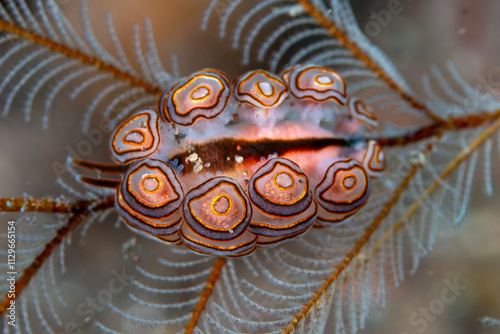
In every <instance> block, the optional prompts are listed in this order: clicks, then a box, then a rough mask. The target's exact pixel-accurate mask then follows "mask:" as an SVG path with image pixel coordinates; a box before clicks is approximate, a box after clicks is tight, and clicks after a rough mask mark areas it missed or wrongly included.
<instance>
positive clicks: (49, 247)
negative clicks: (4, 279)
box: [0, 196, 115, 316]
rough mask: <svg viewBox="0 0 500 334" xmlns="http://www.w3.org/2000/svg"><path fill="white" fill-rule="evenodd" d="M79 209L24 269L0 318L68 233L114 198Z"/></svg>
mask: <svg viewBox="0 0 500 334" xmlns="http://www.w3.org/2000/svg"><path fill="white" fill-rule="evenodd" d="M80 203H81V204H82V205H81V206H80V207H79V208H76V207H75V208H74V211H73V212H74V214H73V215H72V216H71V218H70V219H69V221H68V224H66V225H65V226H64V227H62V228H60V229H59V230H58V231H57V234H56V236H55V237H54V239H52V240H51V241H50V242H49V243H48V244H46V245H45V248H44V250H43V251H42V252H41V253H40V255H38V256H37V257H36V259H35V260H34V261H33V262H32V263H31V264H30V266H29V267H28V268H26V269H25V270H24V272H23V274H22V276H21V277H20V278H19V280H18V281H17V282H16V285H15V294H7V295H6V296H5V297H4V299H3V301H2V303H1V304H0V316H2V315H3V313H4V312H5V310H6V309H7V307H9V305H10V302H11V300H15V299H16V297H17V296H19V295H20V294H21V292H22V291H23V290H24V289H25V288H26V287H27V286H28V284H29V283H30V281H31V279H32V278H33V277H34V276H35V274H36V273H37V272H38V269H40V267H41V266H42V265H43V264H44V263H45V261H46V260H47V259H48V258H49V257H50V255H51V254H52V252H53V251H54V250H55V249H56V248H57V246H59V245H60V244H61V242H62V241H63V240H64V237H66V236H67V235H68V233H69V232H70V231H71V230H73V229H74V228H75V227H76V226H78V224H79V223H80V222H81V221H82V220H83V219H84V218H85V217H87V216H88V215H89V214H91V213H92V212H97V211H100V210H104V209H107V208H109V207H112V206H113V205H114V203H115V200H114V196H108V197H104V198H102V199H101V200H100V201H88V202H86V204H83V203H82V202H80Z"/></svg>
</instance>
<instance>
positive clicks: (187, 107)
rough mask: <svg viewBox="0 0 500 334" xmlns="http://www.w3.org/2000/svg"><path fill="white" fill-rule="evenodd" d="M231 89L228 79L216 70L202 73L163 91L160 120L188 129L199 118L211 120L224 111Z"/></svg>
mask: <svg viewBox="0 0 500 334" xmlns="http://www.w3.org/2000/svg"><path fill="white" fill-rule="evenodd" d="M230 95H231V87H230V86H229V79H228V78H227V76H226V75H225V74H224V73H222V72H219V71H216V70H211V69H207V70H202V71H200V72H196V73H193V74H192V75H190V76H189V77H187V78H185V79H183V80H181V81H180V82H179V83H178V84H176V85H175V86H174V87H173V88H172V89H171V90H169V91H165V92H164V93H163V95H162V97H161V98H160V101H159V109H160V113H161V115H162V117H163V118H164V119H165V120H166V121H170V122H172V123H175V124H177V125H182V126H189V125H192V124H194V123H195V122H196V121H197V120H198V119H199V118H205V119H213V118H215V117H217V116H219V114H220V113H222V111H223V110H224V108H226V105H227V103H228V100H229V97H230Z"/></svg>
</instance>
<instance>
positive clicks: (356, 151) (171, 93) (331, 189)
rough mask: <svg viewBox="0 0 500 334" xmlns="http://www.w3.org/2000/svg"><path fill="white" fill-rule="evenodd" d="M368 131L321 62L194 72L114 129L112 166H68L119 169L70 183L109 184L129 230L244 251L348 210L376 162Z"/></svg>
mask: <svg viewBox="0 0 500 334" xmlns="http://www.w3.org/2000/svg"><path fill="white" fill-rule="evenodd" d="M376 127H377V118H376V116H375V114H374V113H373V111H372V109H371V108H370V107H369V106H367V105H366V104H365V103H364V102H363V101H361V100H359V99H357V98H356V97H351V96H348V94H347V90H346V83H345V82H344V80H343V78H342V77H341V76H340V75H339V74H338V73H337V72H335V71H333V70H331V69H327V68H322V67H319V66H315V65H299V66H295V67H293V68H290V69H287V70H285V71H283V72H282V73H281V75H278V74H275V73H271V72H268V71H264V70H255V71H250V72H248V73H245V74H243V75H241V76H239V77H238V78H236V79H235V80H233V81H231V79H230V78H229V77H228V76H227V75H226V74H224V73H223V72H221V71H218V70H214V69H203V70H201V71H198V72H196V73H193V74H191V75H189V76H187V77H185V78H183V79H181V80H179V81H178V82H177V83H176V84H175V85H173V86H172V87H171V88H169V89H167V90H166V91H165V92H164V93H163V94H162V96H161V98H160V99H159V102H158V110H156V109H153V108H147V109H142V110H138V111H137V112H136V113H134V114H133V115H131V116H130V117H129V118H128V119H127V120H125V121H124V122H123V123H122V124H121V125H120V126H118V127H117V128H116V130H115V131H114V133H113V134H112V136H111V140H110V145H109V149H110V154H111V157H112V158H113V160H115V161H116V162H117V164H108V165H106V164H97V163H91V162H81V161H80V162H78V163H75V164H77V165H78V166H80V167H87V168H93V169H97V170H100V171H101V172H102V173H118V174H121V178H120V180H116V179H115V180H113V181H111V180H105V179H101V178H99V179H93V178H90V177H82V178H80V180H81V181H82V182H85V183H88V184H92V185H95V186H102V187H110V188H116V207H117V211H118V213H119V214H120V216H121V217H122V218H123V220H124V221H125V223H126V224H127V226H129V227H130V228H131V229H132V230H134V231H135V232H138V233H140V234H142V235H145V236H147V237H150V238H154V239H156V240H159V241H161V242H165V243H168V244H177V245H179V244H184V245H185V246H186V247H188V248H189V249H191V250H193V251H195V252H198V253H202V254H209V255H210V254H211V255H217V256H230V257H234V256H244V255H247V254H250V253H251V252H253V251H254V250H255V249H256V248H258V247H272V246H273V245H276V244H279V243H281V242H284V241H287V240H291V239H294V238H296V237H298V236H299V235H301V234H303V233H306V232H307V231H308V230H310V229H311V228H313V227H334V226H337V225H340V224H343V223H345V222H346V220H347V218H349V217H351V216H353V215H355V214H356V213H357V212H358V211H359V210H360V209H361V208H362V207H363V206H364V205H365V204H366V203H367V201H368V199H369V197H370V189H371V186H370V183H371V181H372V179H374V178H377V177H380V176H381V174H382V173H383V171H384V169H385V165H386V161H385V155H384V152H383V150H382V147H381V145H380V144H379V143H377V142H376V141H374V140H365V139H362V138H363V137H364V136H363V134H364V133H365V132H367V131H370V130H371V129H373V128H376ZM347 222H348V220H347Z"/></svg>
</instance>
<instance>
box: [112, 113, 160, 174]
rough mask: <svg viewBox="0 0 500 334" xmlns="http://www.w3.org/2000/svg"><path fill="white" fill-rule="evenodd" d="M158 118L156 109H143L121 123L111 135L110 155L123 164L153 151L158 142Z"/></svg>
mask: <svg viewBox="0 0 500 334" xmlns="http://www.w3.org/2000/svg"><path fill="white" fill-rule="evenodd" d="M158 118H159V117H158V113H157V112H156V110H154V109H143V110H141V111H139V112H137V113H135V114H134V115H132V116H131V117H130V118H129V119H128V120H126V121H125V122H124V123H122V124H121V125H120V126H119V127H118V128H117V129H116V130H115V131H114V133H113V135H112V136H111V141H110V147H109V149H110V152H111V157H112V158H113V159H114V160H115V161H117V162H120V163H122V164H125V163H128V162H131V161H133V160H137V159H142V158H145V157H147V156H148V155H150V154H151V153H153V152H154V150H156V148H157V147H158V144H159V142H160V140H159V133H158Z"/></svg>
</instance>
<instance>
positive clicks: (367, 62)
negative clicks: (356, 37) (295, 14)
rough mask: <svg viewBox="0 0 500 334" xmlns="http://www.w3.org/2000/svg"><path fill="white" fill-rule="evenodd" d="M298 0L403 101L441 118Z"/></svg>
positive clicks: (338, 31)
mask: <svg viewBox="0 0 500 334" xmlns="http://www.w3.org/2000/svg"><path fill="white" fill-rule="evenodd" d="M295 1H296V2H298V3H299V4H300V5H302V7H304V9H305V10H306V12H307V13H308V14H309V15H311V16H312V17H313V18H314V19H316V20H317V21H318V23H319V24H320V25H321V26H322V27H324V28H325V29H327V30H328V31H329V32H330V34H331V35H332V36H333V37H335V38H336V39H338V40H339V41H340V43H342V45H343V46H344V47H345V48H346V49H347V50H349V51H351V52H352V53H353V54H354V56H355V57H356V58H358V59H359V60H361V61H362V62H363V63H364V64H365V65H366V67H368V68H369V69H370V70H372V71H373V72H374V73H375V74H376V75H377V76H378V77H379V78H380V79H381V80H383V81H384V82H385V83H386V84H387V85H388V86H389V88H391V89H393V90H394V91H396V92H397V93H398V94H399V95H400V96H401V97H402V98H403V99H404V100H405V101H407V102H408V103H409V104H410V105H411V106H413V107H414V108H415V109H417V110H420V111H421V112H422V113H424V114H426V115H427V116H429V117H430V118H431V119H433V120H434V121H436V122H441V121H442V119H441V118H440V117H439V116H437V115H436V114H435V113H433V112H432V111H431V110H430V109H429V108H428V107H427V106H426V105H425V104H423V103H421V102H419V101H417V100H416V99H415V98H414V97H413V96H411V95H410V94H408V93H407V92H406V91H404V89H403V88H402V87H400V86H399V85H398V84H396V83H395V82H394V81H393V80H392V79H391V78H390V77H389V76H388V75H387V74H386V73H385V72H384V71H383V70H382V68H380V67H379V66H378V65H377V64H376V63H375V62H374V61H373V60H372V59H371V58H370V57H369V56H368V55H367V54H366V53H365V52H364V51H363V50H361V49H360V48H359V47H358V46H357V45H356V44H355V43H354V42H352V41H351V40H349V38H348V37H347V36H346V34H345V33H344V32H343V31H341V30H340V29H339V28H337V27H336V26H335V25H334V24H333V23H332V22H331V21H330V20H328V19H327V18H326V17H325V16H324V15H323V13H322V12H321V11H319V10H317V9H316V8H315V7H314V6H313V5H312V4H311V3H310V2H309V1H308V0H295Z"/></svg>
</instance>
